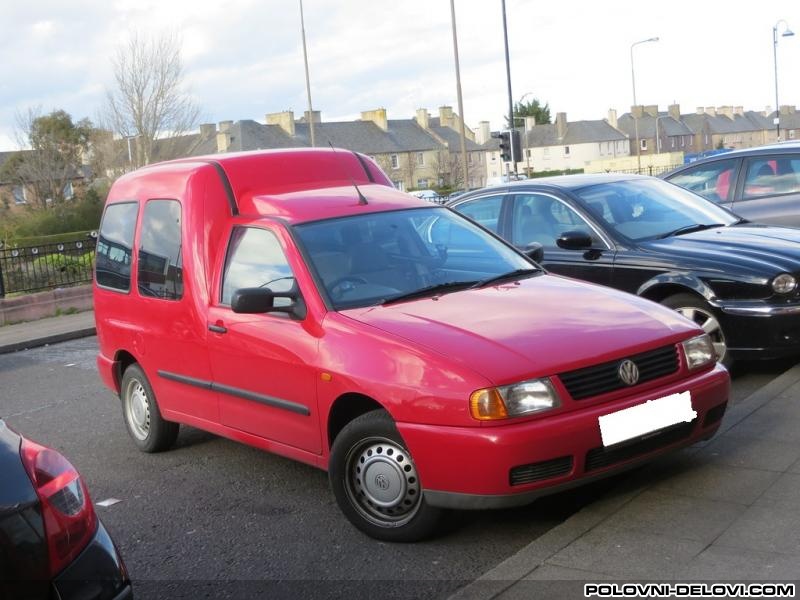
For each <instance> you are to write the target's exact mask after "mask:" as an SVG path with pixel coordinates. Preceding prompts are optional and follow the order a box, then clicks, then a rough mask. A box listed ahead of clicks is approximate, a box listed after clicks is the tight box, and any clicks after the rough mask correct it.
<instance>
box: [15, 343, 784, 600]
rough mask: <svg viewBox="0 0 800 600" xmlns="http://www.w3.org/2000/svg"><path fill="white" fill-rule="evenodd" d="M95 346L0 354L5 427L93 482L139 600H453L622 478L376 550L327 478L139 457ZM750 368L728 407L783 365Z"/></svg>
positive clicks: (217, 455) (237, 454) (199, 435)
mask: <svg viewBox="0 0 800 600" xmlns="http://www.w3.org/2000/svg"><path fill="white" fill-rule="evenodd" d="M95 352H96V339H95V338H85V339H82V340H76V341H72V342H65V343H63V344H56V345H53V346H50V347H45V348H38V349H35V350H29V351H25V352H20V353H16V354H9V355H4V356H0V382H1V383H0V416H2V417H4V418H5V419H6V421H7V422H8V423H9V424H10V425H11V426H12V427H14V428H15V429H17V430H18V431H20V432H21V433H24V434H25V435H27V436H29V437H31V438H32V439H35V440H37V441H41V442H43V443H45V444H47V445H50V446H52V447H55V448H57V449H59V450H61V451H62V452H64V453H65V454H66V456H67V457H69V459H70V460H71V461H72V462H73V463H74V464H75V465H76V466H77V467H78V469H79V470H80V471H81V472H82V474H83V475H84V477H85V478H86V479H87V481H88V484H89V488H90V490H91V492H92V495H93V499H94V501H95V502H97V501H99V500H104V499H107V498H117V499H120V500H122V502H120V503H118V504H115V505H113V506H111V507H108V508H100V507H98V509H97V510H98V513H99V514H100V517H101V518H102V519H103V521H104V522H105V523H106V525H107V526H108V528H109V529H110V531H111V532H112V535H113V536H114V538H115V540H116V542H117V544H118V545H119V547H120V550H121V551H122V554H123V556H124V557H125V560H126V562H127V565H128V568H129V570H130V573H131V577H132V578H133V579H134V581H135V583H136V584H137V586H136V591H137V598H139V599H147V598H195V597H214V598H216V597H251V596H255V595H257V594H268V595H269V597H270V598H280V597H286V598H293V597H300V596H303V597H349V598H368V597H381V598H417V597H426V598H437V597H446V596H448V595H449V594H451V593H452V592H454V591H455V590H456V589H458V588H459V587H461V586H463V585H465V584H466V583H467V582H469V581H471V580H473V579H474V578H476V577H478V576H479V575H481V574H482V573H484V572H485V571H487V570H489V569H490V568H492V567H493V566H495V565H496V564H497V563H498V562H500V561H502V560H504V559H505V558H507V557H508V556H510V555H512V554H513V553H515V552H516V551H517V550H518V549H520V548H521V547H522V546H524V545H526V544H527V543H528V542H530V541H531V540H532V539H535V538H536V537H537V536H539V535H541V534H543V533H544V532H545V531H547V530H549V529H550V528H552V527H553V526H555V525H556V524H558V523H560V522H561V521H563V520H564V519H565V518H567V517H568V516H569V515H571V514H572V513H573V512H575V511H576V510H577V509H578V508H580V507H581V506H582V505H583V504H584V503H586V502H591V501H592V500H593V499H595V498H597V497H598V495H600V494H601V493H602V491H603V490H604V489H606V488H607V486H609V485H614V480H611V481H610V482H604V483H601V484H598V485H596V486H593V487H589V488H583V489H581V490H579V491H575V492H571V493H568V494H561V495H558V496H554V497H551V498H547V499H543V500H541V501H539V502H536V503H534V504H532V505H530V506H527V507H523V508H520V509H514V510H507V511H498V512H478V513H460V514H456V515H454V516H453V518H452V519H451V520H450V523H448V526H447V528H446V529H445V531H444V533H443V535H441V536H440V537H438V538H437V539H435V540H432V541H429V542H425V543H422V544H416V545H392V544H386V543H381V542H376V541H374V540H371V539H369V538H366V537H365V536H363V535H362V534H360V533H359V532H357V531H356V530H355V529H354V528H353V527H351V526H350V525H349V523H348V522H347V521H346V520H345V519H344V517H343V516H341V514H340V513H339V509H338V508H337V507H336V504H335V502H334V500H333V496H332V494H331V493H330V490H329V488H328V482H327V478H326V475H325V474H324V473H323V472H321V471H318V470H316V469H313V468H311V467H307V466H304V465H301V464H297V463H294V462H292V461H289V460H286V459H283V458H279V457H276V456H272V455H269V454H266V453H263V452H260V451H257V450H254V449H252V448H249V447H246V446H243V445H240V444H236V443H234V442H230V441H227V440H224V439H221V438H217V437H214V436H212V435H210V434H206V433H204V432H200V431H197V430H193V429H189V428H184V429H183V430H182V432H181V435H180V437H179V440H178V445H177V448H176V449H174V450H172V451H170V452H167V453H163V454H159V455H145V454H141V453H139V452H138V451H137V450H135V448H134V446H133V444H132V443H131V442H130V441H129V439H128V435H127V432H126V431H125V428H124V425H123V423H122V418H121V415H120V411H119V404H118V401H117V400H116V399H115V397H114V396H112V394H111V393H110V392H108V391H107V390H105V388H103V387H102V385H101V384H100V382H99V380H98V378H97V374H96V372H95V366H94V355H95ZM788 366H789V364H787V363H770V364H764V365H760V364H753V365H745V366H744V367H745V368H743V369H740V370H739V371H738V372H735V373H734V375H735V379H734V382H735V383H734V401H736V400H738V399H742V398H744V397H746V396H747V395H748V394H750V393H751V392H752V391H755V389H758V387H760V386H761V385H764V384H765V383H766V382H768V381H770V380H771V379H772V378H773V377H774V376H776V375H777V374H779V373H780V372H782V371H783V370H785V369H786V368H788Z"/></svg>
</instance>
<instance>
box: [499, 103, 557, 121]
mask: <svg viewBox="0 0 800 600" xmlns="http://www.w3.org/2000/svg"><path fill="white" fill-rule="evenodd" d="M525 117H536V124H537V125H548V124H550V123H551V120H550V105H549V104H547V103H545V104H544V106H542V104H541V102H539V100H538V99H537V98H534V99H533V100H529V101H528V102H517V103H516V104H514V121H516V125H517V126H518V127H519V125H520V121H521V120H522V119H524V118H525ZM506 126H508V117H506Z"/></svg>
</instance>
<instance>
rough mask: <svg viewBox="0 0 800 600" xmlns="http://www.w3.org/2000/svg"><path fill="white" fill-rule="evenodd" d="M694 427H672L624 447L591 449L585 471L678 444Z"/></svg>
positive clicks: (686, 424)
mask: <svg viewBox="0 0 800 600" xmlns="http://www.w3.org/2000/svg"><path fill="white" fill-rule="evenodd" d="M694 425H695V421H691V422H690V423H681V424H679V425H673V426H672V427H669V428H667V429H664V430H663V431H661V432H660V433H657V434H655V435H651V436H650V437H645V438H643V439H639V440H638V441H633V442H628V443H626V444H625V445H624V446H619V447H617V448H593V449H591V450H589V452H587V453H586V466H585V470H586V471H587V472H588V471H594V470H595V469H602V468H603V467H609V466H611V465H614V464H616V463H620V462H623V461H626V460H630V459H632V458H636V457H637V456H639V455H641V454H647V453H648V452H653V451H654V450H658V449H659V448H663V447H664V446H669V445H670V444H674V443H675V442H679V441H680V440H683V439H686V438H688V437H689V436H690V435H691V434H692V429H694Z"/></svg>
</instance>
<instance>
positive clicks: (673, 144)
mask: <svg viewBox="0 0 800 600" xmlns="http://www.w3.org/2000/svg"><path fill="white" fill-rule="evenodd" d="M670 141H671V142H672V147H673V148H674V147H675V138H670ZM681 146H683V138H681Z"/></svg>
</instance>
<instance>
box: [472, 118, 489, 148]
mask: <svg viewBox="0 0 800 600" xmlns="http://www.w3.org/2000/svg"><path fill="white" fill-rule="evenodd" d="M491 137H492V131H491V129H489V121H481V122H480V123H478V135H476V136H475V142H476V143H478V144H485V143H486V142H488V141H489V139H490V138H491Z"/></svg>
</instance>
